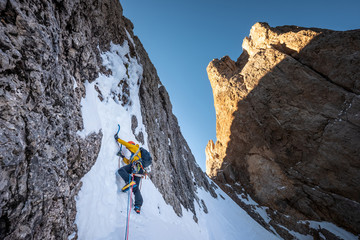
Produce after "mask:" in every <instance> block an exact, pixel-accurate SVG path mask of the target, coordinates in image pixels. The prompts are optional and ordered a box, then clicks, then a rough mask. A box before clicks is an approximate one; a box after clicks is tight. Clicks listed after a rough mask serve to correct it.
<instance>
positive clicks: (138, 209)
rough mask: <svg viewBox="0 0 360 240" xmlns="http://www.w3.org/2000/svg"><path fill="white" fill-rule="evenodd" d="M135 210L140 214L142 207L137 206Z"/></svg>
mask: <svg viewBox="0 0 360 240" xmlns="http://www.w3.org/2000/svg"><path fill="white" fill-rule="evenodd" d="M134 210H135V212H136V213H137V214H140V207H139V206H135V207H134Z"/></svg>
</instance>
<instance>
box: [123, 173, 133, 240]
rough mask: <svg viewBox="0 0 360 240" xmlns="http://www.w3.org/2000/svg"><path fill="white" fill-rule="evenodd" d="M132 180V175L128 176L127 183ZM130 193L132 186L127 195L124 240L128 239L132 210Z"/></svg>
mask: <svg viewBox="0 0 360 240" xmlns="http://www.w3.org/2000/svg"><path fill="white" fill-rule="evenodd" d="M133 180H134V175H133V174H131V175H129V183H131V181H133ZM132 192H133V185H131V187H130V191H129V193H128V206H127V218H126V231H125V240H128V239H129V228H130V213H131V208H132V201H131V198H132Z"/></svg>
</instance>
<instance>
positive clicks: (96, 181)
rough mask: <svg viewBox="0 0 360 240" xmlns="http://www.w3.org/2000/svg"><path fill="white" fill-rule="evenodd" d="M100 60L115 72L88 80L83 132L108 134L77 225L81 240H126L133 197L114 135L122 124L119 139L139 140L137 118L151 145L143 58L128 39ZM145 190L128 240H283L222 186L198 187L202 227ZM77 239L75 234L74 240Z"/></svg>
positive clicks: (83, 193)
mask: <svg viewBox="0 0 360 240" xmlns="http://www.w3.org/2000/svg"><path fill="white" fill-rule="evenodd" d="M101 57H102V60H103V65H104V66H105V67H106V68H107V69H109V70H111V72H112V73H111V75H104V74H100V76H99V77H98V78H97V79H96V80H95V81H94V82H92V83H88V82H87V83H86V97H85V98H84V99H82V102H81V107H82V115H83V122H84V130H83V131H81V132H78V134H79V135H80V136H82V137H85V136H87V135H88V134H90V133H92V132H99V131H101V132H102V133H103V138H102V143H101V149H100V153H99V155H98V158H97V161H96V163H95V164H94V166H93V167H92V168H91V170H90V171H89V172H88V173H87V174H86V175H85V176H84V177H83V179H82V183H83V185H82V188H81V190H80V192H79V194H78V196H77V197H76V206H77V216H76V224H77V227H78V238H79V239H81V240H82V239H86V240H91V239H96V240H100V239H104V240H105V239H107V240H109V239H123V238H124V234H125V227H126V210H127V198H128V195H127V194H126V193H122V192H121V191H120V188H121V186H122V185H124V182H123V180H122V179H120V178H119V177H118V176H116V170H117V169H118V164H119V163H118V161H119V159H118V157H117V156H116V152H117V151H118V145H117V144H116V142H115V140H114V138H113V136H114V133H116V130H117V124H120V125H121V131H120V133H119V137H120V138H122V139H125V140H134V139H135V136H134V134H133V132H132V130H131V116H132V115H135V116H136V117H137V119H138V120H139V125H138V127H137V129H136V130H135V133H138V132H139V131H142V132H143V133H145V134H144V138H145V145H144V146H143V147H144V148H147V147H148V146H147V145H146V143H147V135H146V129H145V126H144V125H143V124H142V116H141V111H140V101H139V85H140V81H141V78H142V71H143V69H142V66H141V65H140V64H139V61H138V59H136V58H132V57H130V54H129V46H128V42H127V41H125V42H124V43H123V45H122V46H120V45H115V44H111V48H110V51H109V52H104V53H102V54H101ZM124 81H125V82H126V83H127V85H128V86H129V94H128V95H129V96H126V97H128V98H129V101H128V102H127V104H121V102H120V101H119V99H120V97H121V95H122V94H123V93H122V92H121V90H119V89H120V88H119V86H120V85H121V84H123V83H124ZM76 87H77V86H76V85H74V88H76ZM100 99H101V100H100ZM121 164H123V163H121ZM209 181H210V180H209ZM141 191H142V195H143V198H144V205H143V207H142V212H141V214H140V215H137V214H135V212H134V211H133V210H132V212H131V215H130V234H129V239H157V240H159V239H214V240H215V239H228V240H230V239H234V240H235V239H237V240H238V239H278V237H277V236H275V235H273V234H272V233H270V232H268V231H266V230H265V229H264V228H263V227H262V226H260V225H259V224H258V223H257V222H256V221H254V220H253V219H252V218H251V217H250V216H248V215H247V213H246V212H245V211H244V210H242V209H241V208H240V207H239V206H238V205H237V204H236V203H235V202H233V201H232V200H231V199H230V198H229V197H228V196H227V195H226V194H225V193H224V192H223V191H221V190H220V189H219V188H218V189H217V190H216V193H217V195H218V197H217V198H213V197H212V196H211V195H210V194H209V193H208V192H206V191H205V190H203V189H201V188H199V189H198V192H197V195H198V197H199V198H200V199H204V201H205V203H206V206H207V208H208V213H207V214H206V213H204V211H203V210H201V208H200V206H198V207H197V209H196V211H197V217H198V223H196V222H195V221H194V220H193V214H192V213H191V212H187V211H186V209H183V213H184V214H183V217H178V216H177V215H176V214H175V212H174V210H173V208H172V207H171V206H169V205H167V204H166V203H165V201H164V199H163V197H162V195H161V194H160V192H159V191H158V190H157V189H156V187H155V186H154V184H153V183H152V182H151V180H150V179H143V180H142V186H141ZM74 237H75V233H74V234H72V235H70V236H69V239H73V238H74Z"/></svg>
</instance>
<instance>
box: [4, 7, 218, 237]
mask: <svg viewBox="0 0 360 240" xmlns="http://www.w3.org/2000/svg"><path fill="white" fill-rule="evenodd" d="M0 13H1V14H0V41H1V42H0V55H1V62H0V92H1V95H0V99H1V101H0V108H1V116H0V119H1V120H0V125H1V132H0V142H1V144H0V153H1V155H0V161H1V165H0V167H1V170H0V176H1V178H0V195H1V198H0V199H1V200H0V205H1V217H0V238H1V239H68V236H69V235H70V234H71V233H73V232H74V231H76V225H75V224H74V220H75V215H76V205H75V199H74V197H75V196H76V195H77V193H78V191H79V189H80V187H81V182H80V179H81V178H82V177H83V176H84V174H86V173H87V172H88V171H89V170H90V168H91V166H92V165H93V164H94V162H95V160H96V158H97V154H98V152H99V149H100V147H101V146H100V144H101V138H102V133H101V132H99V133H97V134H96V133H94V134H92V135H90V136H88V137H86V138H85V139H82V138H81V137H80V136H79V135H78V134H77V132H78V131H81V130H82V129H83V121H82V116H81V106H80V102H81V99H82V98H83V97H85V92H86V91H85V87H84V83H85V81H89V82H92V81H94V79H96V78H97V76H98V75H99V73H104V74H107V72H106V70H105V69H104V67H102V62H101V61H102V60H101V58H100V52H102V51H107V50H108V49H109V46H110V42H113V43H116V44H122V43H123V42H124V41H128V42H129V45H130V52H131V56H132V57H137V58H138V60H139V61H140V63H141V64H142V66H143V69H144V71H143V76H142V79H139V84H140V82H141V86H140V93H141V108H142V110H141V111H142V115H143V121H144V124H145V126H146V129H147V131H148V132H147V135H148V141H149V142H148V146H149V147H150V152H151V154H152V155H153V158H154V163H153V168H152V169H153V170H152V172H153V173H152V174H151V176H150V177H151V179H152V181H153V182H154V184H155V186H156V187H157V188H158V189H159V190H160V192H161V193H162V194H163V196H164V199H165V200H166V202H167V203H169V204H171V205H172V206H173V208H174V210H175V211H176V213H177V214H178V215H179V216H181V215H182V209H181V205H182V206H184V207H185V209H189V210H191V211H192V212H193V213H194V219H195V220H196V212H195V208H194V204H199V205H200V206H203V205H202V204H201V199H198V198H197V196H196V194H195V190H196V188H197V187H199V186H201V187H204V188H205V189H206V190H208V191H210V192H211V193H212V194H213V196H216V195H215V193H214V191H213V190H212V187H211V186H210V184H209V182H208V180H207V178H206V176H205V174H203V172H202V171H201V169H200V168H199V167H198V166H197V164H196V162H195V160H194V157H193V155H192V154H191V151H190V149H189V147H188V145H187V143H186V141H185V140H184V138H183V136H182V134H181V132H180V129H179V126H178V123H177V120H176V117H175V116H174V115H173V114H172V107H171V103H170V100H169V97H168V94H167V92H166V89H165V88H164V87H163V86H162V84H161V82H160V80H159V78H158V76H157V73H156V69H155V68H154V66H153V65H152V63H151V61H150V59H149V57H148V55H147V53H146V51H145V49H144V48H143V46H142V44H141V42H140V40H139V39H138V38H137V37H136V36H134V34H133V31H132V29H133V24H132V23H131V22H130V21H129V20H128V19H126V18H125V17H124V16H123V14H122V7H121V5H120V3H119V1H116V0H103V1H97V0H92V1H80V0H74V1H73V0H72V1H67V0H65V1H50V2H49V1H42V0H27V1H17V0H5V1H0ZM131 39H133V40H134V41H133V42H132V41H131ZM159 86H160V87H159ZM121 88H122V92H123V94H122V96H119V100H120V101H121V102H122V103H123V104H129V102H130V100H131V97H132V96H129V95H128V89H127V84H126V82H124V83H122V86H121ZM134 97H137V96H134ZM99 98H100V99H101V93H99ZM132 124H133V127H132V129H136V126H137V124H138V122H137V119H136V117H135V116H133V117H132ZM143 135H144V134H143V133H138V134H137V141H139V142H140V143H141V142H144V136H143ZM169 142H171V144H168V143H169ZM205 209H206V206H204V211H205Z"/></svg>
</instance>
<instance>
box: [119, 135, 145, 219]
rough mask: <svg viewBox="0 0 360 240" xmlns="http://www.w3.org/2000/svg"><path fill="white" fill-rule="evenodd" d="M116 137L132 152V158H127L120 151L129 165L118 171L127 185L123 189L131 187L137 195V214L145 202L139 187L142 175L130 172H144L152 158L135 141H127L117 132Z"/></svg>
mask: <svg viewBox="0 0 360 240" xmlns="http://www.w3.org/2000/svg"><path fill="white" fill-rule="evenodd" d="M114 138H115V140H116V141H117V142H119V143H120V144H122V145H124V146H125V147H126V148H127V149H128V150H129V151H130V152H131V156H130V158H126V157H125V156H124V155H123V153H122V152H121V151H119V153H118V155H119V156H120V157H122V159H123V161H124V162H125V163H126V164H127V165H125V166H123V167H121V168H120V169H119V170H118V173H119V175H120V176H121V177H122V179H124V181H125V186H124V187H123V188H122V189H121V190H122V191H123V192H126V191H128V190H129V188H130V187H132V188H133V192H134V195H135V204H134V205H135V206H134V210H135V212H136V213H137V214H140V209H141V206H142V204H143V198H142V196H141V193H140V189H139V184H140V180H141V177H139V176H131V175H130V174H132V173H136V174H141V175H142V174H144V168H145V167H148V166H149V165H150V164H151V162H152V158H151V156H150V153H149V152H148V151H147V150H145V149H144V148H142V147H139V145H138V144H135V143H134V142H133V141H129V142H126V141H124V140H122V139H120V138H119V137H118V135H117V134H115V136H114ZM129 175H130V177H129ZM129 179H130V181H129Z"/></svg>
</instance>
